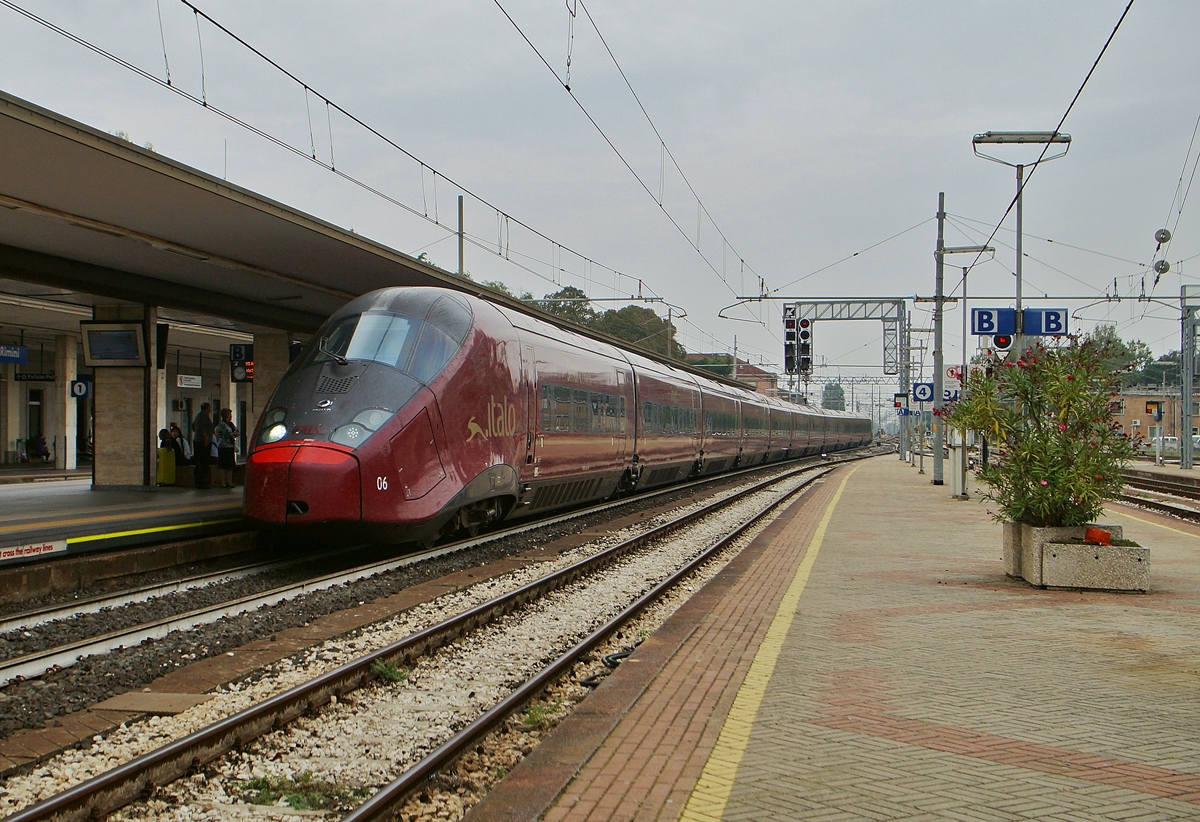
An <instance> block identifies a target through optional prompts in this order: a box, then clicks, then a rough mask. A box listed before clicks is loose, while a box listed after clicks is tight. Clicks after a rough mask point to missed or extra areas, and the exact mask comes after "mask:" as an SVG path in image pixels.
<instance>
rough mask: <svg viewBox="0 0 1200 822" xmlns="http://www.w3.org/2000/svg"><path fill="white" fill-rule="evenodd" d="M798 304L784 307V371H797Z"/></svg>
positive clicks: (786, 372)
mask: <svg viewBox="0 0 1200 822" xmlns="http://www.w3.org/2000/svg"><path fill="white" fill-rule="evenodd" d="M796 323H797V321H796V306H794V305H785V306H784V307H783V371H784V373H785V374H795V373H796Z"/></svg>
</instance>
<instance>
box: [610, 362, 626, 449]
mask: <svg viewBox="0 0 1200 822" xmlns="http://www.w3.org/2000/svg"><path fill="white" fill-rule="evenodd" d="M616 371H617V393H616V394H613V395H612V397H611V400H610V404H609V408H608V413H609V414H611V415H612V417H613V421H612V426H611V430H612V435H613V443H614V445H616V457H617V459H618V460H620V461H622V462H624V460H625V455H626V454H627V452H628V442H629V439H628V436H629V435H628V432H627V430H626V429H627V425H626V422H625V379H626V374H625V372H624V371H622V370H621V369H619V368H618V369H616Z"/></svg>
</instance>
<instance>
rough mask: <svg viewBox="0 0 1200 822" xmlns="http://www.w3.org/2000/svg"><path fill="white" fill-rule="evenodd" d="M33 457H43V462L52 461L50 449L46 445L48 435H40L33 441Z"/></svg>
mask: <svg viewBox="0 0 1200 822" xmlns="http://www.w3.org/2000/svg"><path fill="white" fill-rule="evenodd" d="M32 448H33V456H35V457H41V458H42V462H49V461H50V448H49V447H48V446H47V445H46V435H45V434H38V435H37V436H36V437H34V440H33V446H32Z"/></svg>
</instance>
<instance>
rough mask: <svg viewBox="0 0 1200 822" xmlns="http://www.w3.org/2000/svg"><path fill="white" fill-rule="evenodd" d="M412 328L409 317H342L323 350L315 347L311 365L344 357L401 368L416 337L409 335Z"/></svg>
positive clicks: (377, 314) (374, 314) (379, 314)
mask: <svg viewBox="0 0 1200 822" xmlns="http://www.w3.org/2000/svg"><path fill="white" fill-rule="evenodd" d="M414 325H415V321H414V320H413V319H412V318H411V317H403V316H400V315H399V314H389V313H386V312H382V311H369V312H367V313H365V314H359V315H357V316H353V317H345V318H343V319H342V320H340V321H339V322H338V323H337V325H335V326H334V327H333V329H332V330H331V331H330V332H329V334H328V336H327V337H326V339H325V343H324V345H323V346H314V348H313V357H312V361H313V362H314V363H321V362H327V361H328V360H332V359H337V358H338V357H344V358H346V359H347V360H371V361H374V362H380V363H384V364H385V365H390V366H392V367H393V368H403V367H404V366H405V365H407V364H408V355H409V353H411V350H412V345H413V342H414V339H413V338H414V337H415V336H416V335H415V334H413V333H411V332H412V329H413V326H414ZM322 348H324V350H321V349H322Z"/></svg>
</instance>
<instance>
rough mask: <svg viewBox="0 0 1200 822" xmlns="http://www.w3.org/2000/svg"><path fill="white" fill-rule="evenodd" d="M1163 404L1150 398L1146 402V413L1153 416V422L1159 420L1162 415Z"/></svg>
mask: <svg viewBox="0 0 1200 822" xmlns="http://www.w3.org/2000/svg"><path fill="white" fill-rule="evenodd" d="M1162 406H1163V404H1162V403H1161V402H1159V401H1158V400H1150V401H1147V402H1146V413H1147V414H1149V415H1150V416H1151V417H1153V418H1154V421H1155V422H1161V421H1162V417H1163V411H1162Z"/></svg>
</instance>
